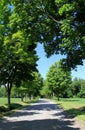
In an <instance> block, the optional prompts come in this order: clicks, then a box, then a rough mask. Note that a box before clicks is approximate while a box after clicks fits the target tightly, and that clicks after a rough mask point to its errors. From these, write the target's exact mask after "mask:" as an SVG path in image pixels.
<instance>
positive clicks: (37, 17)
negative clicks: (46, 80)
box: [13, 0, 85, 69]
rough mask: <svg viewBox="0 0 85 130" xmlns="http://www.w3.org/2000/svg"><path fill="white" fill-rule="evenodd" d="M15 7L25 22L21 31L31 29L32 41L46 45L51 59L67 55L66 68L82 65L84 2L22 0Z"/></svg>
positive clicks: (83, 51) (84, 50) (83, 50)
mask: <svg viewBox="0 0 85 130" xmlns="http://www.w3.org/2000/svg"><path fill="white" fill-rule="evenodd" d="M13 4H14V5H17V8H16V10H17V12H19V15H20V17H21V19H23V18H24V20H23V21H22V20H21V19H20V20H19V23H21V27H22V28H25V29H26V28H28V29H29V31H28V32H30V33H31V36H32V39H33V40H35V41H36V42H41V43H44V47H45V51H46V53H47V56H48V57H49V56H50V55H52V54H59V53H60V54H64V55H65V56H66V58H65V59H64V60H63V64H64V65H66V66H67V67H68V68H69V69H71V68H75V67H76V65H80V64H82V61H83V59H85V1H84V0H77V1H75V0H71V1H69V0H64V1H63V0H43V1H42V0H31V1H27V0H22V1H14V2H13ZM21 10H22V11H21ZM24 16H25V17H24ZM28 18H29V22H26V20H27V19H28ZM32 30H33V31H32Z"/></svg>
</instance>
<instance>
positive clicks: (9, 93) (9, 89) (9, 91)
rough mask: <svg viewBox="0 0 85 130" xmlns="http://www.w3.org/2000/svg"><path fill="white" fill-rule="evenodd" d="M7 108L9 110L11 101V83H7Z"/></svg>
mask: <svg viewBox="0 0 85 130" xmlns="http://www.w3.org/2000/svg"><path fill="white" fill-rule="evenodd" d="M7 87H8V108H9V110H10V109H11V100H10V96H11V88H12V83H8V86H7Z"/></svg>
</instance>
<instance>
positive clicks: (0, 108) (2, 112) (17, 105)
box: [0, 98, 38, 118]
mask: <svg viewBox="0 0 85 130" xmlns="http://www.w3.org/2000/svg"><path fill="white" fill-rule="evenodd" d="M37 100H38V99H35V100H31V101H29V102H21V99H20V98H11V110H9V109H8V105H7V98H0V118H2V117H3V116H7V115H9V114H11V113H13V112H15V111H17V110H18V109H21V108H23V107H26V106H28V105H30V104H31V103H33V102H36V101H37Z"/></svg>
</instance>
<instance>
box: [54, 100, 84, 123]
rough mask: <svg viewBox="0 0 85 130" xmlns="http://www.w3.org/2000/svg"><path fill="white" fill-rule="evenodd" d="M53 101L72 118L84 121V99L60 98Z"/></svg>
mask: <svg viewBox="0 0 85 130" xmlns="http://www.w3.org/2000/svg"><path fill="white" fill-rule="evenodd" d="M55 101H56V103H57V104H58V105H59V106H61V107H62V108H63V109H64V110H65V111H66V112H67V113H69V114H70V115H71V116H72V117H73V118H74V117H76V118H78V119H80V120H83V121H85V98H62V99H61V100H60V101H57V99H55Z"/></svg>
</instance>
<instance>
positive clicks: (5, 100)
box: [0, 98, 21, 106]
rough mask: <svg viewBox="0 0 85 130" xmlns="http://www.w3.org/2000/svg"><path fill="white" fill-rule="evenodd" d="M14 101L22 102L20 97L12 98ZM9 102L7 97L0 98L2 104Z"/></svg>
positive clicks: (0, 104)
mask: <svg viewBox="0 0 85 130" xmlns="http://www.w3.org/2000/svg"><path fill="white" fill-rule="evenodd" d="M11 102H12V103H16V102H21V99H20V98H11ZM6 104H7V98H0V106H2V105H6Z"/></svg>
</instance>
